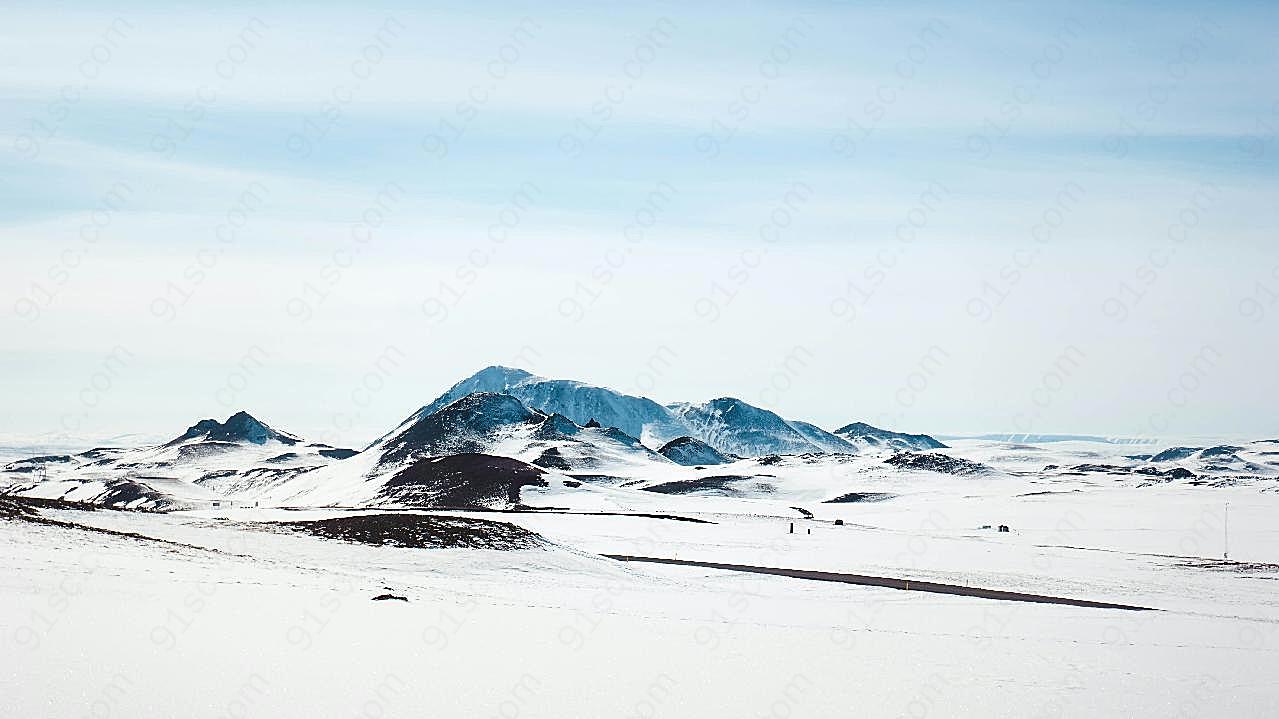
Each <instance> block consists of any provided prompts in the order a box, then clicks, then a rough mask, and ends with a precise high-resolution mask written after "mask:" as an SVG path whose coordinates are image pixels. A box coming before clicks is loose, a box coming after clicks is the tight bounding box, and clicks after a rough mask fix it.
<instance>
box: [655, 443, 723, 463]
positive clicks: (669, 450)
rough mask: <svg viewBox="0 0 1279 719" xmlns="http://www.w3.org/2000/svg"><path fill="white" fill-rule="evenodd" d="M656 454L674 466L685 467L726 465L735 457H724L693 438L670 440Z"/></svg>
mask: <svg viewBox="0 0 1279 719" xmlns="http://www.w3.org/2000/svg"><path fill="white" fill-rule="evenodd" d="M657 453H658V454H660V455H662V456H663V457H665V458H667V459H669V460H671V461H672V462H674V463H676V464H682V465H684V466H686V467H695V466H698V465H709V464H728V463H729V462H732V461H735V460H736V457H729V456H726V455H725V454H723V453H722V452H720V451H718V450H716V449H715V448H714V447H712V446H710V445H709V444H706V443H705V442H703V441H702V440H700V439H697V438H695V437H679V438H676V439H672V440H671V441H669V442H667V443H666V444H664V445H662V448H661V449H659V450H657Z"/></svg>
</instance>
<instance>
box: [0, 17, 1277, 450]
mask: <svg viewBox="0 0 1279 719" xmlns="http://www.w3.org/2000/svg"><path fill="white" fill-rule="evenodd" d="M1276 15H1279V10H1277V9H1275V8H1274V7H1273V6H1271V5H1268V4H1265V3H1224V4H1217V5H1212V6H1196V5H1192V4H1187V3H1125V4H1122V5H1121V6H1118V7H1114V6H1110V5H1108V4H1064V3H1061V4H1044V3H1036V4H1033V5H1031V4H1020V3H1018V4H1014V3H1003V4H1000V3H980V4H977V5H973V6H970V7H965V8H964V9H963V10H962V11H960V10H957V9H955V8H953V7H951V6H948V5H940V4H933V5H929V4H916V5H911V6H903V5H901V4H889V3H883V4H875V5H857V6H850V5H845V4H839V3H803V4H793V3H751V4H740V3H733V4H697V5H695V6H694V5H689V4H680V3H626V4H621V3H616V4H614V3H609V4H589V5H587V4H583V5H581V6H570V5H564V4H558V3H543V4H523V5H521V4H504V3H503V4H494V3H487V4H485V5H484V6H483V7H482V8H477V7H473V6H472V5H471V4H461V3H457V4H442V3H433V4H431V5H428V6H425V7H423V6H419V5H416V4H379V3H364V4H360V5H359V6H350V5H337V4H323V5H318V6H308V7H306V8H302V7H300V6H296V5H293V4H274V3H255V4H234V5H223V4H220V5H219V6H217V7H216V8H211V7H205V6H202V5H200V4H186V5H183V6H173V5H171V4H165V5H159V4H146V3H124V4H113V5H111V6H109V7H107V6H103V5H101V4H77V3H64V4H59V5H57V6H56V7H54V6H42V5H37V4H31V5H29V6H27V7H20V6H19V7H10V8H7V9H6V11H5V17H6V22H5V24H4V26H3V28H0V48H3V49H0V98H3V102H2V103H0V150H2V151H3V155H0V157H2V159H0V163H3V164H2V166H3V169H4V171H3V173H0V223H2V224H0V242H3V243H4V244H3V247H4V259H5V262H4V263H3V265H4V266H3V268H0V279H2V280H3V286H4V287H5V292H6V295H7V297H5V298H0V300H3V302H4V304H3V305H2V306H3V309H4V314H3V315H0V330H2V331H3V335H4V337H5V338H6V342H5V344H4V346H3V349H0V370H2V371H3V376H4V378H5V379H4V395H5V400H6V401H5V402H4V406H3V408H0V433H7V434H11V435H42V434H75V435H99V436H106V435H111V434H116V433H123V432H147V433H152V432H154V433H161V434H164V433H170V432H173V431H176V430H179V429H181V428H182V427H184V426H185V425H186V424H189V423H190V422H191V421H194V419H196V418H198V417H203V416H215V415H216V416H226V415H228V414H230V413H231V412H232V411H234V410H236V409H240V408H245V409H248V410H250V411H252V412H254V413H255V414H258V415H260V416H262V417H263V418H264V419H266V420H268V421H270V422H272V423H273V424H276V425H279V426H281V427H284V428H286V429H289V430H291V431H295V432H299V433H304V434H310V435H313V436H321V437H324V438H327V439H331V440H333V441H342V442H347V443H352V444H358V443H359V442H361V441H363V440H365V439H368V438H370V437H371V436H374V435H376V434H378V433H379V432H380V431H381V430H383V429H385V428H386V427H387V426H390V425H392V424H394V423H395V422H397V421H398V420H399V419H401V418H402V417H403V416H404V415H407V414H408V413H409V412H410V411H412V410H413V409H415V408H416V407H418V406H420V405H422V404H425V403H426V402H428V401H429V400H430V399H432V398H433V397H434V396H435V395H437V394H439V393H440V392H441V391H442V390H443V389H444V388H445V387H446V386H447V385H449V384H451V383H452V382H454V381H456V380H457V379H459V378H460V377H462V376H464V375H466V374H469V373H470V372H471V371H473V370H474V369H478V368H479V367H481V366H484V365H487V364H493V363H509V362H510V361H511V360H512V358H515V357H521V356H522V357H523V359H524V360H525V362H524V363H525V364H529V365H530V366H529V369H531V370H533V371H536V372H538V373H541V374H546V375H550V376H568V377H575V378H581V379H585V380H589V381H594V382H597V383H600V384H606V385H610V386H614V387H617V388H619V389H623V390H627V391H635V392H640V391H643V392H646V393H648V394H651V395H652V396H654V398H656V399H658V400H660V401H674V400H698V399H706V398H709V397H712V396H720V395H736V396H740V397H742V398H744V399H746V400H748V401H752V402H755V403H758V404H763V405H765V406H769V407H770V408H771V409H775V410H777V411H779V412H781V413H782V414H784V415H786V416H791V417H800V418H805V419H809V420H812V421H815V422H818V423H820V424H823V425H828V426H836V425H839V424H843V423H845V422H848V421H853V420H866V421H870V422H873V423H876V422H877V423H880V424H886V425H889V426H890V427H892V428H897V429H904V430H910V431H931V432H939V433H940V432H968V431H972V432H977V431H1014V430H1018V429H1020V430H1026V431H1036V432H1049V431H1063V432H1089V433H1096V434H1116V435H1120V434H1122V435H1143V436H1144V435H1151V434H1157V433H1168V434H1176V433H1182V434H1199V433H1203V434H1235V433H1238V434H1244V435H1260V434H1274V433H1276V432H1279V430H1277V429H1275V428H1274V426H1273V419H1272V418H1273V411H1272V405H1273V400H1274V398H1275V397H1276V396H1279V392H1277V390H1279V378H1277V377H1276V373H1275V371H1274V369H1273V359H1272V358H1273V356H1274V353H1275V351H1276V349H1279V342H1277V341H1276V340H1275V337H1279V332H1276V322H1277V321H1279V320H1277V319H1276V318H1275V317H1274V315H1279V306H1276V305H1274V304H1273V299H1272V298H1273V295H1272V294H1271V292H1272V291H1273V292H1279V270H1275V269H1274V268H1275V267H1276V266H1277V265H1279V251H1277V250H1276V245H1275V236H1276V234H1275V230H1276V228H1277V227H1279V210H1277V209H1276V203H1275V202H1274V198H1275V196H1276V184H1275V180H1276V162H1275V157H1276V152H1279V148H1276V145H1275V143H1276V137H1275V128H1276V127H1279V91H1277V90H1276V87H1275V84H1274V82H1273V78H1274V77H1276V76H1279V73H1277V72H1276V71H1277V70H1279V67H1277V65H1279V58H1277V56H1276V51H1275V49H1274V46H1273V45H1274V44H1273V32H1272V31H1273V28H1274V27H1275V24H1276V20H1279V18H1277V17H1276ZM521 192H522V193H523V195H522V196H521V195H519V194H518V193H521ZM654 193H656V194H654ZM1063 193H1065V194H1064V195H1063ZM95 213H96V214H95ZM503 213H505V214H503ZM646 213H647V214H646ZM503 218H505V219H503ZM637 218H639V219H641V220H643V221H644V222H646V223H648V226H646V227H644V228H643V231H642V232H639V231H638V230H637V229H636V228H635V227H633V226H634V224H635V222H636V220H637ZM1044 218H1048V219H1049V220H1050V221H1051V223H1053V224H1055V226H1054V227H1052V228H1051V232H1047V233H1045V232H1042V231H1043V230H1044V229H1045V228H1044V227H1043V224H1044V221H1045V219H1044ZM228 221H234V222H235V223H239V224H238V225H236V226H235V227H234V228H233V229H234V231H233V232H232V231H231V230H232V228H231V227H229V226H228ZM503 221H506V222H508V226H506V227H504V228H503V229H502V231H501V234H502V235H503V237H504V241H503V242H501V243H497V242H494V241H493V240H492V239H491V237H492V235H493V232H494V229H493V228H494V227H495V226H499V227H500V223H501V222H503ZM95 222H96V223H97V224H94V223H95ZM1191 222H1193V225H1191V224H1189V223H1191ZM86 227H87V228H88V229H86ZM628 227H630V228H631V233H630V234H629V235H628V234H627V231H628ZM1036 227H1039V228H1040V232H1039V233H1038V234H1037V231H1036V229H1035V228H1036ZM761 232H762V233H763V235H766V236H768V237H771V238H773V239H775V240H776V241H775V242H772V243H767V242H764V241H763V240H761V236H762V235H761ZM219 233H221V234H219ZM904 234H908V235H909V240H908V241H906V240H903V239H902V237H903V235H904ZM1170 237H1176V238H1179V239H1178V240H1177V241H1173V240H1170V239H1169V238H1170ZM228 238H229V241H228ZM90 240H92V241H90ZM1272 288H1273V290H1272ZM445 310H447V314H446V312H445ZM525 348H533V350H534V352H533V353H532V354H530V353H529V352H527V351H525ZM1205 348H1207V349H1208V350H1210V352H1208V353H1207V354H1205ZM937 349H941V350H942V352H943V354H941V355H938V354H937V352H936V350H937ZM1076 352H1077V353H1078V354H1076ZM388 353H389V354H388ZM246 357H251V358H253V361H252V362H250V363H249V364H248V365H246V362H245V358H246ZM387 357H393V358H395V359H394V361H389V360H387V359H386V358H387ZM655 357H656V358H660V359H659V360H654V358H655ZM939 357H940V358H943V359H937V358H939ZM1063 357H1072V358H1074V359H1071V360H1070V361H1069V362H1066V363H1065V364H1063V361H1062V358H1063ZM1205 357H1207V358H1209V359H1205ZM929 358H931V359H929ZM246 366H247V367H249V368H250V370H251V371H246V370H245V367H246ZM654 368H656V369H654ZM241 375H243V376H244V378H243V381H241V378H240V377H241ZM228 384H231V385H234V387H235V389H234V392H228V391H226V390H227V387H228ZM241 384H243V385H244V386H243V387H242V388H241V387H240V385H241ZM367 385H375V386H377V388H378V389H377V390H376V391H362V390H364V389H365V388H366V387H367ZM1188 386H1193V387H1194V389H1193V390H1187V389H1186V387H1188ZM86 387H87V388H88V391H87V392H86V391H85V389H86ZM903 387H905V388H906V391H904V392H903V391H902V388H903ZM916 388H918V389H916ZM89 403H92V404H91V405H90V404H89ZM335 417H336V418H335Z"/></svg>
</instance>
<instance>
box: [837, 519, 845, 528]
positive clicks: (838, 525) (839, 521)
mask: <svg viewBox="0 0 1279 719" xmlns="http://www.w3.org/2000/svg"><path fill="white" fill-rule="evenodd" d="M835 526H836V527H842V526H844V520H842V519H836V520H835Z"/></svg>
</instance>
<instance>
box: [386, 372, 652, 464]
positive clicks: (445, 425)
mask: <svg viewBox="0 0 1279 719" xmlns="http://www.w3.org/2000/svg"><path fill="white" fill-rule="evenodd" d="M437 406H438V404H437V403H432V404H431V405H428V406H427V407H425V408H423V412H424V411H425V410H428V409H432V408H435V407H437ZM423 412H418V413H416V414H414V415H413V416H412V417H410V418H409V419H408V420H406V421H405V422H404V423H403V424H401V425H400V426H399V427H398V428H397V429H396V431H395V432H392V433H391V434H389V435H387V436H385V437H383V438H382V439H380V440H378V441H377V442H374V443H373V444H372V445H371V446H370V447H369V448H368V449H366V450H365V451H364V454H365V455H370V457H371V459H370V458H366V459H365V461H366V462H371V463H372V469H371V471H370V474H371V475H378V474H383V473H386V472H387V471H390V470H392V469H395V468H400V467H403V466H406V465H407V464H410V463H412V462H415V461H417V460H419V459H422V458H424V457H430V456H438V455H446V454H459V453H464V452H466V453H483V454H491V455H500V456H504V457H512V458H515V459H520V460H523V461H526V462H530V463H532V464H535V465H537V466H540V467H547V468H551V469H559V470H572V471H594V470H597V469H599V468H600V467H601V466H604V465H617V464H624V465H636V464H640V465H642V464H649V463H660V464H667V463H668V460H667V459H666V458H665V457H663V456H661V455H660V454H658V453H656V452H654V451H652V450H650V449H648V448H647V447H645V446H644V445H643V444H642V443H641V442H640V441H639V440H638V439H636V438H635V437H632V436H631V435H629V434H627V433H625V432H623V431H622V430H620V429H618V428H616V427H604V426H601V425H600V423H598V422H589V423H588V424H589V425H590V426H583V425H580V424H578V423H577V422H574V421H573V420H572V419H570V418H568V417H567V416H565V415H563V414H560V413H552V414H547V413H545V412H542V411H539V410H536V409H532V408H530V407H528V406H527V405H526V404H524V402H523V401H521V400H520V399H519V398H518V397H516V396H514V395H510V394H499V393H496V392H475V393H472V394H467V395H463V396H462V397H461V398H459V399H457V400H455V401H453V402H450V403H448V404H445V405H443V406H440V407H438V408H437V409H433V411H431V412H429V413H426V414H423Z"/></svg>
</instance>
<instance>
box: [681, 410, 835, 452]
mask: <svg viewBox="0 0 1279 719" xmlns="http://www.w3.org/2000/svg"><path fill="white" fill-rule="evenodd" d="M670 409H671V410H672V411H673V412H674V413H675V414H676V416H678V417H679V418H680V419H681V420H683V422H684V424H685V425H686V426H687V427H688V428H689V430H690V431H689V434H690V435H691V436H693V437H697V438H698V439H700V440H702V441H703V442H705V443H706V444H709V445H710V446H712V447H714V448H715V449H717V450H719V451H720V452H727V453H729V454H736V455H740V456H743V457H760V456H763V455H768V454H805V453H809V452H832V451H834V452H852V451H855V450H854V448H853V447H852V445H850V444H848V443H847V442H845V441H844V440H842V439H840V438H839V437H836V436H835V435H833V434H830V433H829V432H826V431H825V430H822V429H820V428H818V427H816V426H814V425H811V424H807V423H802V422H801V423H799V424H800V425H801V426H800V427H796V426H795V424H793V423H791V422H787V421H786V420H784V419H782V418H781V417H780V416H779V415H777V414H776V413H774V412H770V411H768V410H766V409H761V408H759V407H756V406H754V405H751V404H748V403H746V402H743V401H742V400H740V399H734V398H732V397H721V398H719V399H713V400H711V401H709V402H703V403H702V404H674V405H671V406H670Z"/></svg>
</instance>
